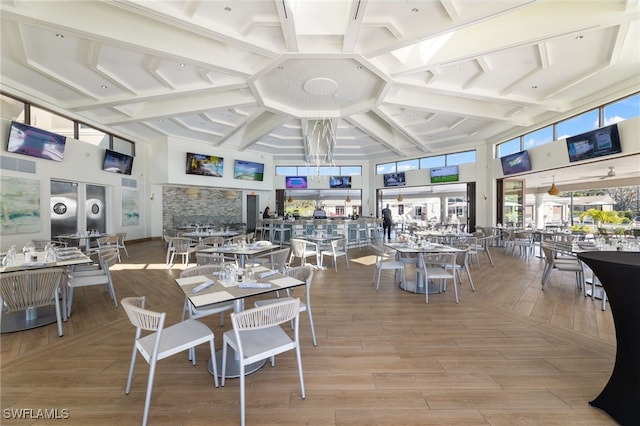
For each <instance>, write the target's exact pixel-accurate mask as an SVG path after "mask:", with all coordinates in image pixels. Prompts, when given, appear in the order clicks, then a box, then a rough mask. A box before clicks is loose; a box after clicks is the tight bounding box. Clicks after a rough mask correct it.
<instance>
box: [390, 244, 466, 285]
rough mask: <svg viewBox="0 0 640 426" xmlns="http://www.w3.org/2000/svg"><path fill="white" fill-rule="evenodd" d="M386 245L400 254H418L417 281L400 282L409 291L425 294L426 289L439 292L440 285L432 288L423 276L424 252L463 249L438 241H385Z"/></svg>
mask: <svg viewBox="0 0 640 426" xmlns="http://www.w3.org/2000/svg"><path fill="white" fill-rule="evenodd" d="M384 245H385V247H388V248H391V249H394V250H395V251H396V252H398V253H400V254H416V255H417V257H418V259H417V265H416V280H415V282H413V281H409V280H406V279H405V281H404V282H402V283H400V288H401V289H403V290H407V291H413V292H415V293H422V294H424V292H425V291H429V293H430V294H431V293H439V292H440V286H433V288H430V287H429V286H428V285H427V283H425V282H424V281H425V280H424V279H423V277H422V266H423V258H422V256H423V255H424V254H437V253H458V252H461V251H463V250H462V249H459V248H456V247H451V246H447V245H444V244H437V243H427V244H410V243H408V242H390V243H385V244H384Z"/></svg>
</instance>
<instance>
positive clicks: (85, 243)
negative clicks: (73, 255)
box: [56, 231, 115, 253]
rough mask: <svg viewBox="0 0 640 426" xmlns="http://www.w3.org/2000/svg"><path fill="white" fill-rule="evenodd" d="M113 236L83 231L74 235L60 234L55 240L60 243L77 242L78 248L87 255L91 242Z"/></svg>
mask: <svg viewBox="0 0 640 426" xmlns="http://www.w3.org/2000/svg"><path fill="white" fill-rule="evenodd" d="M113 236H115V234H107V233H100V232H86V231H85V232H80V233H76V234H62V235H58V236H57V237H56V238H57V239H59V240H61V241H73V242H77V243H78V247H80V249H81V250H82V248H83V247H84V252H85V253H89V252H90V250H91V241H96V240H97V239H98V238H102V237H113ZM72 245H73V244H72Z"/></svg>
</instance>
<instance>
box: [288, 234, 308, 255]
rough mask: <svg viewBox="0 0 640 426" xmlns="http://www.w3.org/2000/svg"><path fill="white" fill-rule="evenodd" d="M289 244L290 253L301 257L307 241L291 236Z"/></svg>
mask: <svg viewBox="0 0 640 426" xmlns="http://www.w3.org/2000/svg"><path fill="white" fill-rule="evenodd" d="M289 244H291V253H293V255H294V256H296V257H301V256H302V255H303V254H304V252H305V251H306V249H307V241H306V240H301V239H299V238H291V239H290V240H289Z"/></svg>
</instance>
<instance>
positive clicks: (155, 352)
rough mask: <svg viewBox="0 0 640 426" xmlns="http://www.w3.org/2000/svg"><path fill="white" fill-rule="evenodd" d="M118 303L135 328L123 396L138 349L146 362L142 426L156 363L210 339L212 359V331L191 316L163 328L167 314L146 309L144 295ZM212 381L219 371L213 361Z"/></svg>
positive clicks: (215, 382)
mask: <svg viewBox="0 0 640 426" xmlns="http://www.w3.org/2000/svg"><path fill="white" fill-rule="evenodd" d="M120 303H121V304H122V307H123V308H124V310H125V312H126V313H127V316H128V317H129V321H130V322H131V324H133V326H134V327H135V328H136V334H135V340H134V344H133V353H132V354H131V364H130V366H129V376H128V377H127V387H126V389H125V391H124V393H125V394H126V395H129V392H130V391H131V382H132V380H133V372H134V369H135V364H136V356H137V352H140V354H141V355H142V357H143V358H144V360H145V361H147V362H148V363H149V378H148V380H147V394H146V397H145V400H144V414H143V416H142V425H143V426H144V425H146V424H147V420H148V418H149V405H150V403H151V391H152V390H153V379H154V376H155V371H156V363H157V362H158V361H160V360H162V359H165V358H167V357H170V356H171V355H175V354H177V353H179V352H182V351H190V350H191V349H194V348H195V347H196V346H198V345H200V344H202V343H207V342H209V348H210V350H211V357H212V358H213V357H214V356H215V348H214V343H213V331H211V329H210V328H209V327H207V326H206V325H204V324H203V323H201V322H200V321H196V320H194V319H188V320H186V321H182V322H179V323H177V324H175V325H172V326H170V327H167V328H165V326H164V322H165V318H166V313H164V312H162V313H161V312H154V311H150V310H148V309H145V298H144V297H127V298H124V299H122V300H121V302H120ZM142 330H148V331H152V332H153V333H151V334H147V335H146V336H144V337H143V336H142ZM192 363H193V365H195V364H196V361H195V357H194V358H193V359H192ZM213 383H214V385H215V387H218V371H217V367H216V363H215V362H214V363H213Z"/></svg>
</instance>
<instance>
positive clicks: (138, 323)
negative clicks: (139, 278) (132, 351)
mask: <svg viewBox="0 0 640 426" xmlns="http://www.w3.org/2000/svg"><path fill="white" fill-rule="evenodd" d="M144 304H145V298H144V296H143V297H125V298H124V299H122V300H121V301H120V305H121V306H122V307H123V308H124V311H125V312H126V313H127V317H129V321H130V322H131V324H133V326H134V327H136V329H137V333H136V338H138V337H140V330H150V331H158V330H162V328H163V327H164V320H165V318H166V313H164V312H154V311H150V310H148V309H145V308H144Z"/></svg>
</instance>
